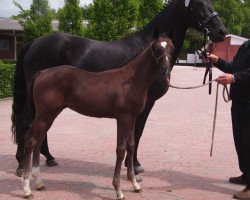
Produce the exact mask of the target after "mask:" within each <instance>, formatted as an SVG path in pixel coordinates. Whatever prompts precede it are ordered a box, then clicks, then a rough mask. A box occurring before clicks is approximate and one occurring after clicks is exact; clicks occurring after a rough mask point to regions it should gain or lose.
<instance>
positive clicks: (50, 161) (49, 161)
mask: <svg viewBox="0 0 250 200" xmlns="http://www.w3.org/2000/svg"><path fill="white" fill-rule="evenodd" d="M46 165H47V166H48V167H55V166H57V165H58V162H57V161H56V159H53V160H46Z"/></svg>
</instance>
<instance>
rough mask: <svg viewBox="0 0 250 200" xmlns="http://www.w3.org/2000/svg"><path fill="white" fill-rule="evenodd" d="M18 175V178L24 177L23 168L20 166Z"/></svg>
mask: <svg viewBox="0 0 250 200" xmlns="http://www.w3.org/2000/svg"><path fill="white" fill-rule="evenodd" d="M16 175H17V176H18V177H22V175H23V167H22V166H20V165H19V166H18V168H17V169H16Z"/></svg>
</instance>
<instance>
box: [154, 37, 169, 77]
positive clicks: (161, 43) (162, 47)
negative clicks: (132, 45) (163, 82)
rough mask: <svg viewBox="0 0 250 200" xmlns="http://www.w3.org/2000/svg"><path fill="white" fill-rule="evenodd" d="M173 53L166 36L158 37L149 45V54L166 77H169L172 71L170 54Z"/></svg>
mask: <svg viewBox="0 0 250 200" xmlns="http://www.w3.org/2000/svg"><path fill="white" fill-rule="evenodd" d="M173 51H174V45H173V43H172V41H171V40H170V38H169V37H167V36H166V35H160V36H159V37H157V39H156V40H155V41H154V42H153V43H152V44H151V52H152V55H153V58H154V59H155V61H156V63H157V64H158V65H159V68H160V69H161V70H162V72H163V73H165V74H166V76H167V77H169V76H170V72H171V69H172V53H173Z"/></svg>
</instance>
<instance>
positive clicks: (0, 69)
mask: <svg viewBox="0 0 250 200" xmlns="http://www.w3.org/2000/svg"><path fill="white" fill-rule="evenodd" d="M14 72H15V64H5V63H3V62H2V61H0V98H5V97H11V96H12V88H13V77H14Z"/></svg>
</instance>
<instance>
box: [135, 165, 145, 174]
mask: <svg viewBox="0 0 250 200" xmlns="http://www.w3.org/2000/svg"><path fill="white" fill-rule="evenodd" d="M134 171H135V174H139V173H142V172H144V171H145V170H144V169H143V167H142V166H141V165H139V166H134Z"/></svg>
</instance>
